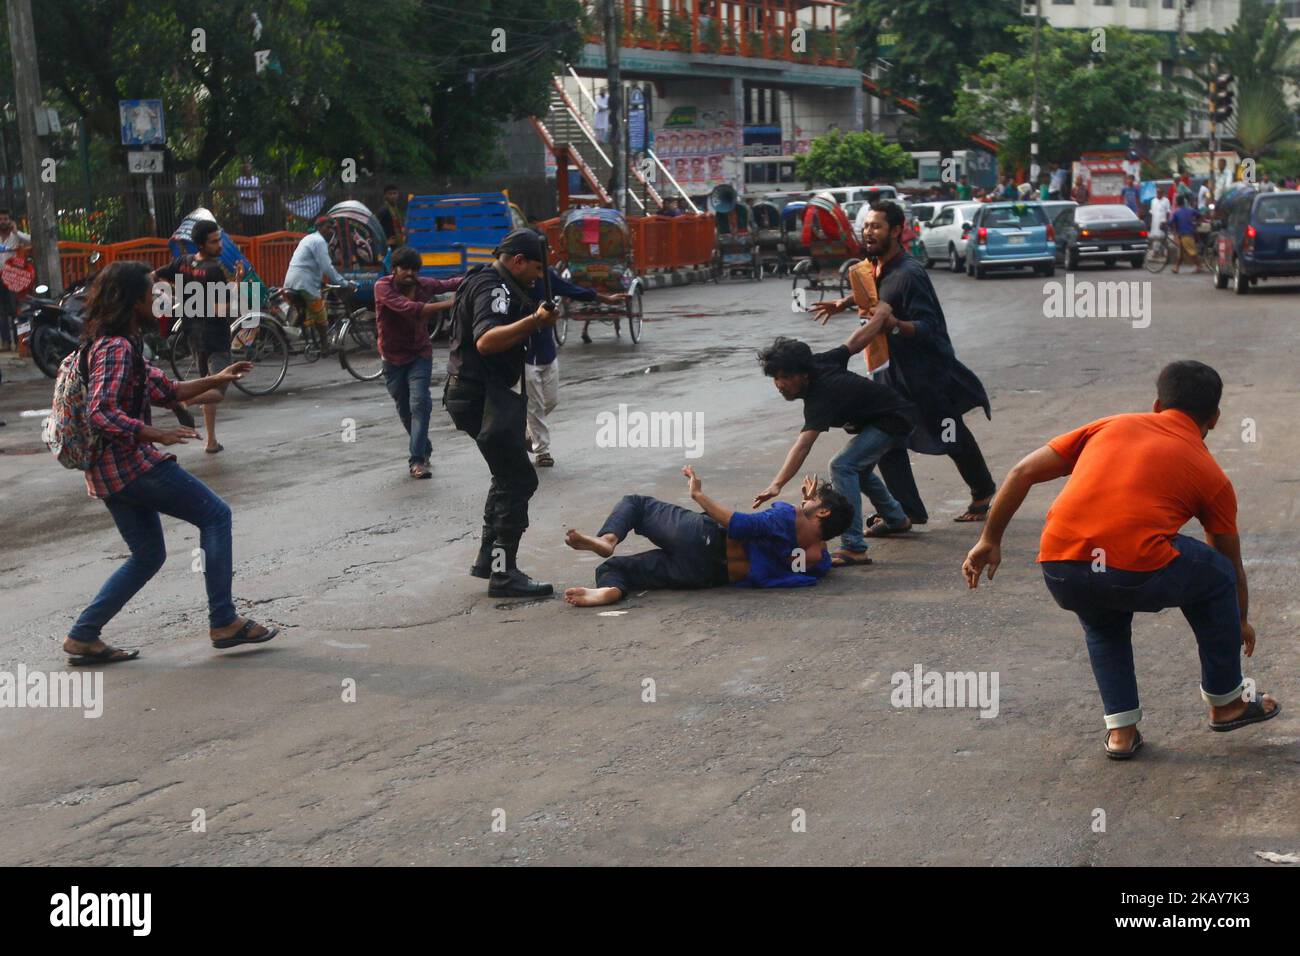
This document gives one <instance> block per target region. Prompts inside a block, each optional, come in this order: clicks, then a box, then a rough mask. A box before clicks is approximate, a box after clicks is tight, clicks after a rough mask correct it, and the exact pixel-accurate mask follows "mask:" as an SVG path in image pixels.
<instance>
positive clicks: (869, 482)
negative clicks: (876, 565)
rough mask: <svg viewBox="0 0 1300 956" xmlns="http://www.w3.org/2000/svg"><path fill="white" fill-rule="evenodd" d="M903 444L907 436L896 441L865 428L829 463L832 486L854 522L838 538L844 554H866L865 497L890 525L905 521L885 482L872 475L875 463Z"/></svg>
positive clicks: (905, 518) (870, 427) (904, 444)
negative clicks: (856, 552)
mask: <svg viewBox="0 0 1300 956" xmlns="http://www.w3.org/2000/svg"><path fill="white" fill-rule="evenodd" d="M906 444H907V438H906V436H904V437H898V438H896V437H894V436H893V435H887V434H885V433H884V432H882V431H881V430H880V429H879V428H875V427H873V426H871V425H868V426H867V427H866V428H864V429H862V431H860V432H858V433H857V434H856V435H854V436H853V437H852V438H850V439H849V443H848V444H847V445H845V446H844V448H843V449H842V450H841V451H840V453H839V454H838V455H836V456H835V457H834V458H832V459H831V484H832V485H834V487H835V490H836V491H838V492H839V493H840V494H842V495H843V496H844V497H845V498H848V499H849V504H851V505H852V506H853V521H852V522H851V523H850V524H849V527H848V530H846V531H845V532H844V534H843V535H842V536H841V537H840V546H841V547H843V548H844V549H845V550H846V551H865V550H867V539H866V538H865V537H864V536H863V534H862V496H863V495H864V494H865V495H866V496H867V497H868V498H870V499H871V504H872V506H873V507H874V508H875V509H876V512H877V513H878V514H879V515H880V516H881V517H882V518H884V519H885V521H887V522H888V523H889V524H890V525H893V526H897V525H901V524H903V523H904V522H906V521H907V514H906V512H904V511H903V506H902V505H900V504H899V503H898V502H897V501H896V500H895V499H894V496H893V495H891V494H890V493H889V489H888V488H887V487H886V486H885V482H884V480H883V479H882V478H881V477H880V476H879V475H877V474H876V472H875V468H876V463H877V462H879V461H880V459H881V457H882V456H883V455H884V454H885V453H886V452H888V451H891V450H892V449H895V448H904V447H906Z"/></svg>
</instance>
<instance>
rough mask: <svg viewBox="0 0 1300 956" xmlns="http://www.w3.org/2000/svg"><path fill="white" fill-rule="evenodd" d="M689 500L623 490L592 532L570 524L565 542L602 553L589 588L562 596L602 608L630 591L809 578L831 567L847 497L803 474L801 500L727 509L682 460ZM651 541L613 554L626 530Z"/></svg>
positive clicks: (810, 581) (800, 582) (795, 582)
mask: <svg viewBox="0 0 1300 956" xmlns="http://www.w3.org/2000/svg"><path fill="white" fill-rule="evenodd" d="M682 474H683V475H685V476H686V479H687V489H688V491H689V492H690V496H691V500H692V501H694V502H695V503H696V504H697V505H699V507H700V509H701V510H700V511H688V510H686V509H685V508H682V507H680V506H678V505H674V504H669V503H668V502H666V501H659V500H658V499H656V498H651V497H649V496H647V495H625V496H624V497H623V498H622V500H620V501H619V503H618V504H617V505H615V507H614V510H613V511H612V512H610V515H609V517H608V518H606V519H605V523H604V524H603V525H601V528H600V531H599V532H598V533H597V534H596V535H595V536H594V537H593V536H592V535H587V534H583V533H582V532H580V531H577V530H570V531H569V532H568V533H567V534H566V535H565V537H564V543H565V544H567V545H568V546H569V547H571V548H573V549H574V550H577V551H590V552H592V553H593V554H597V555H599V556H600V557H602V558H604V559H605V562H604V563H603V564H601V565H599V566H598V567H597V568H596V586H595V587H594V588H569V589H568V590H566V591H565V592H564V600H566V601H568V602H569V603H570V604H572V605H574V606H575V607H600V606H603V605H606V604H613V603H615V602H616V601H620V600H622V599H623V598H624V597H626V596H627V595H628V593H629V592H631V591H642V590H659V589H667V588H672V589H680V590H697V589H700V588H715V587H726V586H727V585H731V586H732V587H749V588H793V587H807V586H809V585H815V584H816V583H817V582H818V580H819V579H821V578H823V577H825V576H826V574H827V572H829V571H830V569H831V562H830V559H829V558H828V556H827V548H826V542H827V541H829V540H831V539H833V538H835V537H836V536H838V535H839V534H841V533H842V532H843V530H844V529H845V527H847V526H848V524H849V520H850V518H849V503H848V502H847V501H845V500H844V498H843V496H841V495H840V494H839V492H837V491H835V490H834V489H832V488H830V487H828V486H827V485H826V484H825V483H823V482H819V481H818V480H817V478H816V477H815V476H812V475H810V476H808V477H807V478H805V479H804V483H803V489H802V493H803V494H802V501H801V502H800V504H799V507H797V508H796V507H795V506H794V505H790V504H786V503H785V502H784V501H778V502H777V503H776V504H774V505H773V506H772V507H771V508H768V509H767V510H766V511H760V512H756V513H753V514H747V513H745V512H742V511H732V510H731V509H730V508H727V507H726V506H724V505H720V504H718V503H717V502H716V501H714V500H713V499H712V498H710V497H709V496H708V495H706V494H705V493H704V490H703V487H702V483H701V481H700V479H699V477H698V476H697V475H696V474H695V470H694V469H693V468H692V467H691V466H690V465H686V466H685V467H683V468H682ZM633 531H635V532H637V534H639V535H641V536H642V537H644V538H648V539H649V540H650V543H651V544H653V545H654V546H655V547H654V549H653V550H651V551H642V552H641V553H640V554H632V555H626V556H623V555H619V556H617V557H616V556H615V555H614V551H615V549H617V548H618V546H619V544H620V543H622V541H623V539H624V538H626V537H627V536H628V535H629V534H630V533H631V532H633Z"/></svg>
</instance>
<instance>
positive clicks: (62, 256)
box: [59, 232, 304, 286]
mask: <svg viewBox="0 0 1300 956" xmlns="http://www.w3.org/2000/svg"><path fill="white" fill-rule="evenodd" d="M303 235H304V234H303V233H301V232H268V233H266V234H265V235H261V236H235V235H232V236H231V237H230V238H231V239H233V240H234V242H235V245H237V246H238V247H239V251H240V252H242V253H243V254H244V256H245V257H246V258H247V259H248V261H249V262H251V263H252V264H253V268H254V269H255V270H256V271H257V274H258V276H259V277H260V278H261V280H262V283H263V284H264V285H267V286H273V285H279V284H280V283H281V282H283V281H284V274H285V271H286V270H287V269H288V268H289V260H290V259H291V258H292V257H293V250H294V249H295V248H296V247H297V245H298V240H299V239H301V238H302V237H303ZM96 252H98V253H99V262H98V264H97V266H96V268H99V269H102V268H103V267H104V266H106V265H108V264H109V263H110V262H118V261H125V260H135V261H136V262H144V263H147V264H148V265H150V266H153V267H154V268H157V267H158V266H164V265H166V264H167V263H168V262H171V260H172V254H171V250H170V249H169V248H168V244H167V240H166V239H132V240H131V241H130V242H114V243H110V244H107V245H95V244H94V243H90V242H60V243H59V261H60V265H61V266H62V271H63V284H64V286H67V285H69V284H70V283H72V282H74V281H76V280H77V279H80V278H82V277H83V276H85V275H86V274H87V273H89V272H90V271H91V266H90V256H91V254H92V253H96Z"/></svg>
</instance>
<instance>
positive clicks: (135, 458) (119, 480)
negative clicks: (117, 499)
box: [86, 335, 176, 498]
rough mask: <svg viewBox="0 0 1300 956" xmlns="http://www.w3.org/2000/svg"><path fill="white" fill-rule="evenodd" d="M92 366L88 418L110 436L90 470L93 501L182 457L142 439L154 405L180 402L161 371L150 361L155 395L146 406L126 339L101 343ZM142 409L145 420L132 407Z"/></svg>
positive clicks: (92, 353) (93, 350) (151, 393)
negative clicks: (141, 397)
mask: <svg viewBox="0 0 1300 956" xmlns="http://www.w3.org/2000/svg"><path fill="white" fill-rule="evenodd" d="M87 362H88V365H89V368H90V387H89V389H88V390H87V395H86V419H87V421H88V422H89V423H90V426H91V427H92V428H94V429H95V430H96V431H97V432H99V433H100V434H101V435H102V436H103V437H104V451H103V453H102V454H100V456H99V460H98V461H96V462H95V463H94V464H93V465H91V466H90V470H89V471H87V472H86V491H87V492H88V493H89V494H90V497H92V498H107V497H108V496H109V495H112V494H116V493H117V492H119V491H121V490H122V489H123V488H125V487H126V486H127V485H129V484H130V483H131V482H133V481H135V479H137V478H139V477H140V476H141V475H143V474H144V473H145V472H146V471H148V470H149V469H150V468H152V467H154V466H155V465H157V464H160V463H162V462H164V461H168V460H172V461H174V460H175V459H176V456H175V455H164V454H163V453H162V452H160V451H159V450H158V449H157V448H155V447H154V446H153V445H152V444H150V443H148V442H141V441H140V439H139V434H140V429H141V428H143V427H144V426H145V425H152V424H153V420H152V418H151V416H150V414H149V405H150V403H152V404H154V405H161V406H163V407H164V408H168V407H170V406H171V405H172V403H173V402H175V401H176V386H175V384H174V383H173V382H172V381H171V380H170V379H168V378H167V376H166V375H164V374H163V373H162V371H161V370H160V369H158V368H157V367H155V366H153V365H150V364H149V363H148V362H146V363H145V365H144V367H145V373H146V375H147V376H148V389H149V394H148V401H145V402H141V401H140V387H141V383H140V379H139V376H138V375H137V374H136V372H135V360H134V349H133V348H132V346H131V343H130V341H129V340H127V339H125V338H123V337H122V336H120V335H112V336H109V335H106V336H104V337H103V338H101V339H99V340H98V341H97V342H95V344H94V345H92V346H91V347H90V353H89V356H88V359H87ZM140 406H142V407H141V411H140V415H141V418H140V419H135V418H132V417H131V415H130V412H129V411H128V409H131V410H134V409H135V408H137V407H140Z"/></svg>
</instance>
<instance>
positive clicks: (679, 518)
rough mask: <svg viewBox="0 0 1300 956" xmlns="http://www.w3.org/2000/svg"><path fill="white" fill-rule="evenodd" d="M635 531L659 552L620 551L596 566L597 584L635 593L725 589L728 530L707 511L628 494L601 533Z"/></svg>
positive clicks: (602, 527) (598, 533)
mask: <svg viewBox="0 0 1300 956" xmlns="http://www.w3.org/2000/svg"><path fill="white" fill-rule="evenodd" d="M633 531H635V532H636V533H637V534H639V535H641V536H642V537H643V538H649V539H650V543H651V544H653V545H654V546H655V547H654V550H652V551H642V552H641V553H640V554H627V555H615V556H614V557H612V558H608V559H607V560H606V561H605V562H604V563H603V564H601V565H600V566H599V567H597V568H596V587H599V588H618V589H619V590H620V591H622V592H623V596H624V597H626V596H627V595H628V594H629V593H630V592H632V591H643V590H647V591H648V590H660V589H682V590H690V589H694V588H713V587H722V586H724V585H726V583H727V530H726V529H725V528H724V527H722V525H720V524H718V523H717V522H716V521H714V520H713V519H712V518H710V517H709V516H708V515H706V514H701V513H700V512H698V511H687V510H686V509H685V508H682V507H679V506H678V505H674V504H670V503H668V502H667V501H660V500H658V499H657V498H651V497H649V496H648V495H625V496H624V497H623V499H622V500H621V501H619V503H618V504H617V505H615V506H614V510H613V511H612V512H610V515H609V517H608V518H606V519H605V523H604V524H603V525H601V527H600V531H599V532H597V537H600V536H602V535H606V534H614V535H617V536H618V540H619V541H622V540H623V539H624V538H626V537H627V536H628V535H629V534H631V533H632V532H633Z"/></svg>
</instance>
